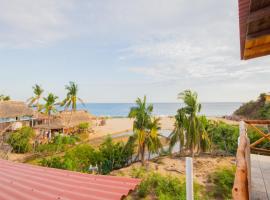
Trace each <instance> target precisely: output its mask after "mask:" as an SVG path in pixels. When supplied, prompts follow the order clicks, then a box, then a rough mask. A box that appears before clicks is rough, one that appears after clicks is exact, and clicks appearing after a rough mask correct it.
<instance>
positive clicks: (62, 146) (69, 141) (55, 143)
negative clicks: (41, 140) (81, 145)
mask: <svg viewBox="0 0 270 200" xmlns="http://www.w3.org/2000/svg"><path fill="white" fill-rule="evenodd" d="M78 140H79V139H78V138H77V137H75V136H62V135H57V136H55V137H54V138H53V140H52V141H51V142H49V143H48V144H41V145H38V146H37V147H36V149H35V151H36V152H41V153H52V152H62V151H66V150H68V149H69V148H70V146H73V145H75V143H76V141H78Z"/></svg>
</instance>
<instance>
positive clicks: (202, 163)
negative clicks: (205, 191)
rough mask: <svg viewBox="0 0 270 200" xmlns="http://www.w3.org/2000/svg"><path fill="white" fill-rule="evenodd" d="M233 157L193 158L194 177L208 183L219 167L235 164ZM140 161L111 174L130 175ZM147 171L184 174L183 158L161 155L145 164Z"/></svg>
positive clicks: (202, 183)
mask: <svg viewBox="0 0 270 200" xmlns="http://www.w3.org/2000/svg"><path fill="white" fill-rule="evenodd" d="M234 163H235V158H233V157H213V156H208V155H202V156H200V157H195V158H194V160H193V170H194V177H195V179H196V181H197V182H198V183H199V184H201V185H207V184H208V176H209V174H211V173H212V172H214V171H215V170H216V169H217V168H220V167H230V166H233V165H235V164H234ZM140 166H141V163H134V164H132V165H131V166H129V167H126V168H122V169H120V170H116V171H113V172H112V173H111V174H112V175H117V176H126V177H131V175H132V174H131V172H132V169H133V168H138V167H140ZM147 166H148V167H147V169H148V171H149V172H158V173H160V174H163V175H171V176H180V175H185V158H183V157H181V158H179V157H173V158H170V157H161V158H158V159H156V160H153V161H150V162H148V164H147Z"/></svg>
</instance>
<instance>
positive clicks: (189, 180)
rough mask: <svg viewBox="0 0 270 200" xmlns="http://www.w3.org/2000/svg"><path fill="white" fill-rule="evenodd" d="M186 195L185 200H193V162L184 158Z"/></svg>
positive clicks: (188, 158)
mask: <svg viewBox="0 0 270 200" xmlns="http://www.w3.org/2000/svg"><path fill="white" fill-rule="evenodd" d="M186 193H187V197H186V199H187V200H194V196H193V160H192V158H190V157H186Z"/></svg>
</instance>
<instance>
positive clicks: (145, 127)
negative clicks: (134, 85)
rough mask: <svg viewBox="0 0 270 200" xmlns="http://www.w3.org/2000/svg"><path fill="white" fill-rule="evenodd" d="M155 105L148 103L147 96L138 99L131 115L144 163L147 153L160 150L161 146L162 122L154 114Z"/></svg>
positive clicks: (140, 155)
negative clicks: (160, 132) (160, 131)
mask: <svg viewBox="0 0 270 200" xmlns="http://www.w3.org/2000/svg"><path fill="white" fill-rule="evenodd" d="M152 113H153V105H152V104H149V105H148V104H147V103H146V96H144V98H143V99H140V98H138V99H137V100H136V106H134V107H132V108H131V109H130V112H129V115H128V116H129V117H130V118H134V123H133V131H134V137H135V138H136V142H137V144H138V156H139V157H140V160H141V163H142V165H144V163H145V153H146V151H147V150H148V152H155V153H156V152H158V151H159V150H160V148H161V142H160V139H159V134H158V131H159V130H160V122H159V119H158V118H154V117H153V116H152Z"/></svg>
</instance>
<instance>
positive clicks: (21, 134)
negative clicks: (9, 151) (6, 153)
mask: <svg viewBox="0 0 270 200" xmlns="http://www.w3.org/2000/svg"><path fill="white" fill-rule="evenodd" d="M34 136H35V132H34V130H33V129H32V128H31V127H22V128H21V129H20V130H18V131H16V132H14V133H12V134H11V135H10V137H9V138H8V141H7V142H8V144H10V145H11V146H12V148H13V151H14V152H15V153H26V152H30V151H31V150H32V148H33V146H32V144H31V140H32V139H33V137H34Z"/></svg>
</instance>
